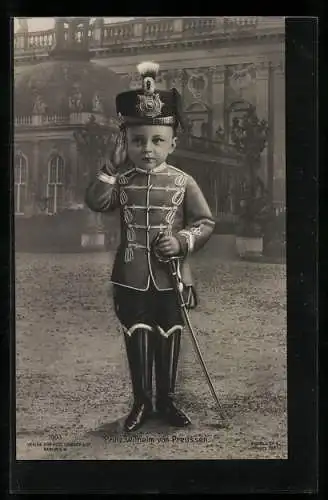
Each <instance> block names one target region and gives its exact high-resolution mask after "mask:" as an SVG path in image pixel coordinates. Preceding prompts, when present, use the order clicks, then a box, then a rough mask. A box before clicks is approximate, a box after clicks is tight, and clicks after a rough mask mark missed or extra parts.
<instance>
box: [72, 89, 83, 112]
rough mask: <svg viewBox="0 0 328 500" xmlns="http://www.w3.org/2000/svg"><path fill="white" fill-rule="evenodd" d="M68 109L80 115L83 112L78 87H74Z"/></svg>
mask: <svg viewBox="0 0 328 500" xmlns="http://www.w3.org/2000/svg"><path fill="white" fill-rule="evenodd" d="M69 108H70V110H71V111H73V112H74V113H81V111H82V110H83V103H82V94H81V91H80V89H79V87H76V88H75V90H74V93H73V95H72V96H70V98H69Z"/></svg>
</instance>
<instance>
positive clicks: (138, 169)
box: [135, 161, 167, 174]
mask: <svg viewBox="0 0 328 500" xmlns="http://www.w3.org/2000/svg"><path fill="white" fill-rule="evenodd" d="M166 166H167V163H166V162H165V161H164V162H163V163H161V164H160V165H157V167H154V168H151V169H147V168H141V167H135V168H136V169H137V171H138V172H142V173H145V174H147V173H149V172H151V173H157V172H161V171H162V170H164V169H165V167H166Z"/></svg>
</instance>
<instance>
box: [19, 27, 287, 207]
mask: <svg viewBox="0 0 328 500" xmlns="http://www.w3.org/2000/svg"><path fill="white" fill-rule="evenodd" d="M74 19H75V24H74V29H73V31H72V26H71V22H70V21H69V20H67V19H66V20H65V19H60V18H57V24H56V29H55V28H54V29H49V30H46V31H38V32H29V30H28V23H27V22H26V20H25V21H21V22H20V27H19V29H18V30H17V32H16V33H15V34H14V41H13V43H14V72H15V87H16V84H17V85H18V83H19V82H20V83H19V85H18V87H19V89H23V90H22V95H23V96H24V95H25V94H24V92H25V90H26V92H27V94H26V95H28V96H29V97H27V98H26V99H25V98H24V99H22V98H21V99H20V104H19V105H18V104H17V106H15V103H14V114H15V191H16V196H15V203H16V206H15V209H16V213H17V214H21V215H28V214H29V213H31V212H32V213H35V210H36V207H37V206H38V207H40V200H41V199H42V197H44V198H47V200H48V201H47V211H48V213H56V212H57V211H58V210H59V209H60V207H61V206H63V200H65V199H66V201H67V199H68V198H70V200H71V201H72V199H73V201H75V202H79V197H78V196H77V191H78V189H77V190H76V191H75V193H73V195H72V191H74V185H75V184H76V183H78V182H79V179H81V176H82V174H81V171H80V170H81V168H82V167H81V165H82V163H81V159H79V153H78V148H77V144H76V141H75V140H74V133H73V132H74V130H76V127H79V126H81V125H82V123H84V122H85V120H86V119H87V117H88V116H89V114H90V113H92V114H94V115H95V116H96V117H99V120H100V121H101V119H102V118H103V117H104V116H105V115H106V113H104V110H103V106H104V105H103V103H102V101H101V94H102V93H104V92H105V91H106V89H105V88H104V84H105V82H106V76H105V73H103V74H104V79H105V80H103V81H102V82H100V80H99V78H101V76H100V75H101V74H102V70H105V69H107V70H108V71H109V70H110V71H111V72H114V73H115V74H116V75H117V76H118V77H119V78H120V79H121V80H120V81H122V82H125V83H124V84H125V85H127V88H128V87H130V88H134V87H136V86H138V85H139V78H138V75H137V73H136V65H137V64H138V63H139V62H141V61H143V60H154V61H156V62H158V63H159V64H160V73H159V78H158V87H160V88H162V89H166V88H170V87H172V86H175V87H176V88H177V89H178V90H179V91H180V92H181V94H182V96H183V102H184V111H185V113H186V115H187V118H188V122H189V130H188V137H184V138H183V140H181V141H180V146H179V148H178V149H177V151H176V153H175V155H174V157H173V163H176V164H177V165H181V168H185V169H186V170H187V171H190V172H191V173H192V174H193V175H194V176H195V177H196V179H197V178H200V177H201V178H202V179H203V180H202V182H201V184H204V182H205V183H206V184H207V185H208V186H207V188H206V189H205V191H206V193H208V198H209V202H210V205H211V207H212V209H213V210H214V212H215V213H216V215H217V216H218V215H219V214H220V213H228V212H229V211H231V210H232V205H233V201H231V197H229V193H230V191H229V189H230V187H229V186H230V180H229V179H230V178H231V177H234V178H235V182H236V175H237V174H235V173H234V172H236V171H237V169H238V168H239V167H240V165H239V166H238V159H236V157H235V155H233V154H232V153H231V154H230V151H229V142H231V138H230V131H231V124H232V121H233V119H234V117H236V116H242V114H243V113H244V112H245V109H247V107H248V106H249V105H250V104H252V105H254V106H256V111H257V115H258V117H259V118H261V119H262V118H263V119H265V120H267V121H268V124H269V131H270V132H269V140H268V146H267V148H266V150H265V151H264V152H263V154H262V168H261V176H262V178H263V180H264V183H265V185H266V187H267V188H268V190H269V192H270V193H271V197H272V200H273V202H274V203H275V204H276V205H278V206H283V205H284V203H285V168H286V165H285V69H284V59H285V29H284V19H283V18H278V17H236V18H231V17H229V18H224V17H209V18H187V17H186V18H132V19H131V18H130V19H129V20H126V21H120V22H115V23H106V22H105V20H104V19H103V18H95V19H91V23H89V22H88V24H87V25H86V24H85V22H82V21H81V20H80V21H81V22H80V21H79V19H77V18H74ZM84 19H85V18H84ZM58 30H61V31H58ZM59 33H62V36H63V39H64V40H65V41H66V42H69V39H70V36H72V33H73V36H74V39H75V41H76V42H77V43H79V42H81V43H82V42H83V41H84V42H86V41H87V43H88V48H89V51H90V52H91V62H92V63H93V64H94V67H95V66H96V67H98V68H99V72H97V71H96V72H95V73H97V75H98V76H97V78H98V80H97V78H96V79H93V80H92V79H91V80H92V82H91V84H90V85H91V87H92V92H93V94H92V95H90V96H88V98H87V99H86V98H85V96H84V95H82V94H81V88H80V87H79V85H78V84H77V83H76V82H75V83H74V82H73V87H74V89H75V90H74V92H75V93H74V94H72V90H67V93H66V94H65V96H64V98H65V99H66V100H68V99H69V100H70V101H69V102H70V103H71V105H72V106H73V108H74V106H78V102H81V103H82V105H81V106H82V107H81V109H78V107H76V108H74V109H73V108H72V106H71V108H70V109H66V108H65V105H62V104H60V103H61V102H63V99H62V101H60V99H59V98H58V96H59V94H63V91H62V88H64V87H65V84H66V83H65V78H63V82H62V86H61V84H60V81H59V82H57V88H56V87H55V86H52V89H51V90H50V91H49V92H53V95H52V97H53V99H52V97H51V95H50V97H49V96H48V97H47V99H45V98H44V95H41V94H42V92H41V94H40V93H39V94H38V92H36V93H34V94H33V96H32V94H31V93H30V94H28V92H29V89H30V87H31V86H32V84H31V82H32V81H36V83H35V86H36V87H37V86H38V85H39V87H38V88H42V83H41V84H40V79H41V80H42V71H41V70H40V68H42V67H45V66H44V64H45V63H46V62H49V61H50V60H51V59H49V57H50V56H49V51H50V49H51V48H52V47H53V46H54V44H56V38H57V42H58V37H59ZM85 71H86V70H85ZM33 75H38V77H37V78H38V79H39V80H37V79H36V77H34V80H33ZM47 78H48V80H47V82H48V83H47V84H45V83H44V84H43V87H45V86H46V85H47V86H48V87H49V85H50V84H49V81H51V80H49V76H48V77H47ZM45 79H46V77H45ZM22 82H23V83H22ZM38 82H39V83H38ZM71 83H72V82H71ZM97 85H98V87H99V91H98V87H97ZM115 85H116V87H115V89H117V83H116V84H115ZM50 86H51V85H50ZM24 89H25V90H24ZM115 91H116V90H115ZM65 92H66V91H65ZM86 92H87V91H86ZM108 92H109V93H111V94H113V93H114V90H113V88H112V87H111V84H109V87H108ZM68 94H69V95H68ZM102 95H103V94H102ZM31 96H32V97H31ZM72 96H73V97H72ZM73 98H74V99H75V101H74V99H73ZM79 98H80V101H79ZM65 99H64V100H65ZM72 99H73V100H72ZM46 100H47V102H45V101H46ZM52 101H53V102H52ZM73 101H74V102H73ZM24 102H25V104H26V105H25V104H24ZM72 103H73V104H72ZM83 103H84V105H83ZM107 121H108V117H107ZM222 141H223V142H224V143H225V148H224V151H225V153H224V152H222V151H223V150H222V147H219V144H220V142H221V144H222ZM231 151H232V149H231ZM68 165H70V168H66V167H67V166H68ZM31 170H32V171H33V172H32V173H31ZM68 172H69V173H68ZM205 172H206V173H205ZM213 172H215V173H214V174H213ZM204 174H205V176H206V178H207V180H205V181H204ZM40 183H41V184H42V183H43V184H42V185H41V187H40V185H39V186H38V184H40ZM30 185H31V186H32V188H33V189H29V186H30ZM36 193H38V194H36ZM227 193H228V194H227ZM33 196H34V198H33ZM223 199H224V201H222V200H223ZM37 200H38V203H37V202H36V201H37ZM222 204H223V205H224V206H223V205H222Z"/></svg>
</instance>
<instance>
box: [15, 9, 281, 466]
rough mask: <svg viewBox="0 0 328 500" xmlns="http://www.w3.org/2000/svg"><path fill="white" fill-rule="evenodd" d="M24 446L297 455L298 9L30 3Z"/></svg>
mask: <svg viewBox="0 0 328 500" xmlns="http://www.w3.org/2000/svg"><path fill="white" fill-rule="evenodd" d="M12 24H13V39H12V44H13V82H12V83H13V116H12V121H13V124H14V125H13V128H14V130H13V140H14V144H13V188H14V194H13V196H14V210H15V214H14V245H15V250H14V251H15V283H14V286H15V332H14V335H15V417H16V424H15V425H16V428H15V440H16V444H15V447H16V459H17V460H22V461H24V460H26V461H27V460H28V461H30V460H35V461H39V460H48V461H53V460H58V461H62V460H88V461H90V460H127V461H129V460H253V459H257V460H271V459H277V460H287V459H288V458H289V457H288V432H287V418H288V415H287V396H288V394H287V284H286V281H287V269H286V245H287V242H286V195H285V192H286V155H285V136H286V130H285V124H286V109H285V18H284V17H277V16H266V17H261V16H242V17H187V16H186V17H35V18H33V17H15V18H12Z"/></svg>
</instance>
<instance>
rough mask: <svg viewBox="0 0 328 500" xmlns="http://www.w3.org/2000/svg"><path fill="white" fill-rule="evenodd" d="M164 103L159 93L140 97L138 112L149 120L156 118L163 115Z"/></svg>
mask: <svg viewBox="0 0 328 500" xmlns="http://www.w3.org/2000/svg"><path fill="white" fill-rule="evenodd" d="M163 106H164V103H163V102H162V101H161V99H160V96H159V94H158V93H156V94H152V95H144V94H142V95H140V94H139V95H138V103H137V112H138V113H139V114H140V115H142V116H145V117H147V118H155V117H156V116H158V115H160V114H161V111H162V107H163Z"/></svg>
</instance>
